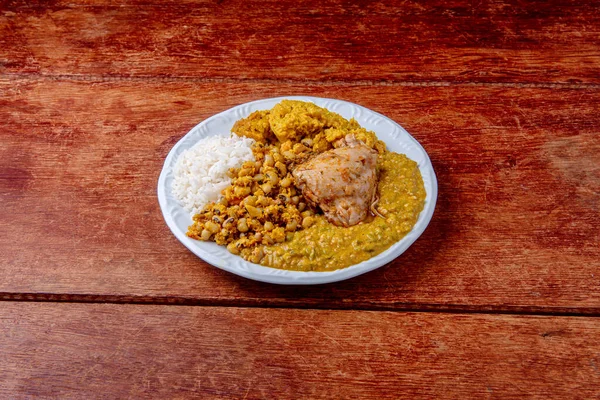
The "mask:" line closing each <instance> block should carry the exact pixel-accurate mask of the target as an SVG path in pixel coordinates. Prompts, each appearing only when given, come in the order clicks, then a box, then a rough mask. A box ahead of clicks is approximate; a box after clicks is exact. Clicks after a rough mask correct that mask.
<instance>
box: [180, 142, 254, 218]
mask: <svg viewBox="0 0 600 400" xmlns="http://www.w3.org/2000/svg"><path fill="white" fill-rule="evenodd" d="M253 143H254V140H253V139H250V138H245V137H238V136H235V135H232V136H231V137H222V136H210V137H206V138H204V139H201V140H200V141H198V143H196V144H195V145H194V146H193V147H191V148H190V149H188V150H185V151H184V152H183V153H181V155H180V156H179V158H178V159H177V162H176V163H175V168H174V173H175V179H174V180H173V188H172V191H173V195H174V196H175V197H176V198H177V200H179V202H180V203H181V205H182V206H183V208H185V209H186V210H187V211H189V212H190V213H191V214H192V215H194V214H197V213H198V212H200V211H202V209H203V208H204V206H205V205H206V204H208V203H210V202H212V201H217V200H218V199H219V197H220V195H221V191H222V190H223V189H225V188H226V187H227V186H229V185H230V184H231V179H230V178H229V177H228V176H227V171H228V170H229V169H230V168H239V167H240V166H241V165H242V163H243V162H244V161H254V155H253V154H252V150H251V146H252V144H253Z"/></svg>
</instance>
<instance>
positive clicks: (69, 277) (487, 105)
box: [0, 79, 600, 314]
mask: <svg viewBox="0 0 600 400" xmlns="http://www.w3.org/2000/svg"><path fill="white" fill-rule="evenodd" d="M286 94H307V95H319V96H323V97H333V98H341V99H345V100H350V101H354V102H356V103H359V104H362V105H364V106H366V107H369V108H371V109H373V110H375V111H378V112H381V113H383V114H385V115H388V116H389V117H391V118H393V119H395V120H396V121H398V122H399V123H400V124H402V125H403V126H404V127H405V128H406V129H407V130H408V131H409V132H411V133H412V134H413V135H414V136H415V137H416V138H417V139H418V140H419V141H420V142H421V143H422V144H423V145H424V147H425V149H426V150H427V151H428V153H429V155H430V156H431V158H432V161H433V165H434V168H435V170H436V173H437V176H438V180H439V185H440V190H439V198H438V205H437V208H436V212H435V215H434V217H433V220H432V222H431V224H430V226H429V227H428V229H427V230H426V232H425V233H424V234H423V236H422V237H421V238H420V239H419V240H418V241H417V242H416V243H415V244H414V245H413V246H412V247H411V248H410V249H409V250H408V251H407V252H406V253H405V254H404V255H403V256H401V257H400V258H399V259H397V260H395V261H394V262H392V263H391V264H390V265H388V266H387V267H384V268H380V269H379V270H376V271H374V272H372V273H369V274H367V275H364V276H361V277H358V278H355V279H352V280H350V281H346V282H342V283H337V284H332V285H324V286H318V287H280V286H273V285H269V284H261V283H257V282H253V281H249V280H246V279H243V278H238V277H236V276H233V275H231V274H229V273H226V272H223V271H220V270H218V269H216V268H214V267H211V266H209V265H207V264H206V263H204V262H202V261H201V260H199V259H198V258H196V257H195V256H194V255H193V254H191V253H190V252H189V251H188V250H186V249H185V248H184V247H183V246H182V245H181V244H180V243H179V242H178V241H177V240H176V239H175V238H174V236H173V235H172V234H171V233H170V231H169V230H168V228H167V227H166V225H165V223H164V221H163V219H162V216H161V214H160V210H159V207H158V203H157V199H156V184H157V178H158V174H159V172H160V169H161V168H162V163H163V161H164V158H165V156H166V154H167V152H168V151H169V149H170V148H171V147H172V146H173V145H174V144H175V143H176V141H177V140H178V139H179V138H181V137H182V136H183V135H184V134H185V133H186V132H187V131H188V130H189V129H190V128H191V127H193V126H194V125H195V124H196V123H198V122H200V121H201V120H202V119H204V118H206V117H208V116H210V115H212V114H214V113H216V112H219V111H222V110H224V109H226V108H228V107H230V106H233V105H236V104H239V103H243V102H245V101H250V100H254V99H258V98H262V97H270V96H277V95H286ZM599 104H600V92H599V91H595V90H549V89H506V88H490V87H473V86H456V87H426V88H418V87H395V86H338V85H321V86H312V85H293V84H285V85H282V84H280V85H268V84H242V83H240V84H220V85H215V84H197V83H182V82H162V81H160V80H158V81H144V82H136V81H133V82H104V81H87V82H77V81H61V80H57V81H47V80H43V79H42V80H11V79H8V80H0V135H1V140H0V188H1V190H0V200H1V202H2V207H0V275H1V276H2V277H3V278H2V280H0V293H2V297H3V298H19V299H36V298H37V299H42V298H45V299H54V300H61V299H71V300H78V301H86V299H87V301H89V300H99V301H140V302H148V301H149V302H151V301H159V302H176V303H177V302H179V303H190V304H194V303H200V304H210V303H213V304H215V303H216V304H236V305H249V306H251V305H268V306H295V307H334V308H337V307H342V308H347V307H351V308H367V309H388V308H389V309H403V308H407V309H411V308H434V309H443V308H450V309H463V310H470V309H475V310H501V311H502V310H507V311H526V312H577V313H594V314H597V313H598V312H600V275H599V273H598V270H599V267H600V249H599V247H598V243H599V242H600V234H599V232H598V229H597V227H598V226H599V225H600V220H599V218H600V217H599V213H598V211H599V210H598V206H599V204H600V202H599V199H600V163H599V158H598V157H599V155H600V135H598V126H599V124H600V106H599ZM18 293H30V294H31V295H30V296H29V295H24V296H21V295H18ZM97 296H100V297H97ZM102 296H105V297H102Z"/></svg>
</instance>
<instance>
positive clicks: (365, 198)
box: [292, 135, 377, 227]
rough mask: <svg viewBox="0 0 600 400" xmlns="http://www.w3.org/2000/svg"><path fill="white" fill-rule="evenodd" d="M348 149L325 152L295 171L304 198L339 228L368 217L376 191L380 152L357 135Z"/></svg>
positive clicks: (347, 142) (348, 142)
mask: <svg viewBox="0 0 600 400" xmlns="http://www.w3.org/2000/svg"><path fill="white" fill-rule="evenodd" d="M344 141H345V143H343V144H345V145H346V146H345V147H339V148H337V149H333V150H329V151H326V152H323V153H321V154H319V155H317V156H315V157H313V158H312V159H310V160H309V161H307V162H305V163H303V164H300V165H298V166H297V167H296V168H295V169H294V171H293V172H292V174H293V176H294V178H295V180H296V184H297V186H298V188H300V190H302V194H303V195H304V197H305V198H306V199H307V200H309V201H310V202H311V203H313V205H316V206H319V207H320V208H321V210H323V213H324V214H325V218H327V220H328V221H329V222H331V223H332V224H334V225H337V226H345V227H349V226H352V225H356V224H358V223H359V222H361V221H362V220H364V219H365V218H366V217H367V214H368V212H369V209H370V207H371V205H372V204H373V203H374V202H375V197H376V189H377V170H376V166H377V152H376V151H375V150H373V149H371V148H369V147H367V146H365V145H364V144H363V143H362V142H360V141H358V140H356V139H355V138H354V136H352V135H347V136H346V137H345V139H344Z"/></svg>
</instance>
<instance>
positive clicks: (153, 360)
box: [0, 0, 600, 399]
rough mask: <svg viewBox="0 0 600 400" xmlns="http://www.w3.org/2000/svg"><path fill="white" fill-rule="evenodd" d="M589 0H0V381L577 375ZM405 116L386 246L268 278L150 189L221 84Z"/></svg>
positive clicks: (502, 382) (330, 383)
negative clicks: (371, 265)
mask: <svg viewBox="0 0 600 400" xmlns="http://www.w3.org/2000/svg"><path fill="white" fill-rule="evenodd" d="M599 9H600V2H598V1H584V2H577V1H530V2H525V1H517V0H513V1H509V0H506V1H503V0H500V1H493V2H492V1H481V2H468V1H431V2H424V1H423V2H418V1H413V0H408V1H386V2H384V1H364V2H351V1H341V0H337V1H327V2H312V1H301V0H298V1H292V0H270V1H242V0H217V1H212V0H211V1H209V0H205V1H202V0H186V1H160V2H158V1H136V0H132V1H128V2H126V3H124V4H120V3H118V2H113V1H109V0H74V1H68V2H67V1H63V0H56V1H51V2H42V1H28V2H25V1H20V0H15V1H2V2H0V137H1V141H0V201H1V207H0V214H1V218H0V276H1V278H0V299H1V300H2V302H1V303H0V398H6V399H8V398H11V399H15V398H17V399H29V398H73V399H84V398H85V399H90V398H110V399H112V398H136V399H137V398H203V399H207V398H220V399H228V398H240V399H305V398H306V399H308V398H310V399H316V398H336V399H349V398H362V399H367V398H369V399H371V398H372V399H381V398H409V397H411V396H413V395H416V396H420V397H428V398H436V399H439V398H453V399H457V398H460V399H464V398H519V399H521V398H526V397H533V398H540V399H546V398H581V399H591V398H598V397H599V396H600V319H599V316H600V268H599V267H600V244H599V243H600V234H599V227H600V217H599V211H600V209H599V204H600V12H599ZM285 95H315V96H321V97H331V98H338V99H343V100H348V101H352V102H355V103H359V104H361V105H363V106H366V107H368V108H371V109H373V110H375V111H378V112H380V113H382V114H385V115H387V116H389V117H391V118H392V119H394V120H396V121H397V122H399V123H400V124H401V125H403V126H404V127H405V128H406V129H407V130H408V131H409V132H410V133H411V134H412V135H413V136H414V137H415V138H416V139H417V140H419V141H420V142H421V143H422V144H423V146H424V147H425V149H426V150H427V152H428V153H429V155H430V157H431V159H432V162H433V165H434V168H435V170H436V173H437V176H438V181H439V188H440V190H439V198H438V204H437V208H436V212H435V215H434V217H433V220H432V221H431V224H430V226H429V227H428V229H427V230H426V232H425V233H424V234H423V236H422V237H421V238H420V239H419V240H418V241H417V242H416V243H415V244H414V245H413V246H412V247H411V248H410V249H409V250H408V251H407V252H406V253H404V254H403V255H402V256H401V257H400V258H398V259H396V260H395V261H394V262H392V263H391V264H389V265H387V266H385V267H382V268H380V269H378V270H376V271H374V272H371V273H369V274H366V275H363V276H360V277H357V278H354V279H351V280H349V281H345V282H340V283H335V284H328V285H322V286H313V287H285V286H275V285H270V284H263V283H258V282H254V281H250V280H246V279H243V278H240V277H237V276H234V275H231V274H229V273H226V272H223V271H221V270H219V269H217V268H214V267H211V266H210V265H208V264H206V263H205V262H203V261H201V260H200V259H198V258H197V257H195V256H194V255H193V254H191V253H190V252H189V251H188V250H186V249H185V248H184V247H183V246H182V245H181V244H180V243H179V242H178V241H177V240H176V239H175V238H174V236H173V235H172V234H171V233H170V231H169V230H168V228H167V226H166V225H165V223H164V221H163V218H162V216H161V213H160V210H159V207H158V202H157V198H156V186H157V179H158V174H159V172H160V169H161V167H162V163H163V161H164V158H165V156H166V154H167V152H168V151H169V149H170V148H171V147H172V146H173V145H174V144H175V143H176V142H177V141H178V140H179V138H181V137H182V136H183V135H184V134H185V133H186V132H187V131H188V130H189V129H190V128H191V127H193V126H194V125H195V124H197V123H198V122H200V121H202V120H203V119H205V118H207V117H209V116H210V115H212V114H215V113H217V112H220V111H223V110H225V109H227V108H229V107H232V106H234V105H237V104H240V103H243V102H247V101H251V100H255V99H259V98H264V97H273V96H285Z"/></svg>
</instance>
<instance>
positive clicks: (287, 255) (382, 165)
mask: <svg viewBox="0 0 600 400" xmlns="http://www.w3.org/2000/svg"><path fill="white" fill-rule="evenodd" d="M378 168H379V170H380V180H379V185H378V193H379V197H380V200H379V204H378V205H377V209H378V210H379V212H380V213H381V214H382V215H383V216H385V219H384V218H381V217H374V218H373V219H371V220H370V221H368V222H362V223H360V224H358V225H355V226H352V227H349V228H343V227H338V226H335V225H332V224H330V223H328V222H327V221H326V220H325V218H324V217H323V216H322V215H319V216H317V223H316V224H315V225H313V226H312V227H310V228H308V229H305V230H302V231H298V232H296V233H294V237H293V238H292V240H290V241H286V242H284V243H281V244H277V245H273V246H265V247H263V250H264V253H265V257H264V258H263V259H262V261H261V264H263V265H266V266H269V267H273V268H280V269H287V270H296V271H332V270H336V269H340V268H346V267H348V266H350V265H354V264H358V263H360V262H362V261H365V260H368V259H369V258H372V257H374V256H376V255H377V254H379V253H381V252H383V251H385V250H386V249H388V248H389V247H390V246H391V245H392V244H394V243H396V242H397V241H399V240H400V239H402V238H403V237H404V236H405V235H406V234H407V233H408V232H410V230H411V229H412V228H413V226H414V225H415V223H416V222H417V219H418V217H419V213H420V212H421V211H422V210H423V206H424V204H425V187H424V185H423V179H422V177H421V173H420V171H419V168H418V166H417V163H416V162H414V161H412V160H410V159H409V158H408V157H406V156H405V155H403V154H397V153H392V152H385V153H384V154H382V155H380V156H379V161H378Z"/></svg>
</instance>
